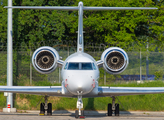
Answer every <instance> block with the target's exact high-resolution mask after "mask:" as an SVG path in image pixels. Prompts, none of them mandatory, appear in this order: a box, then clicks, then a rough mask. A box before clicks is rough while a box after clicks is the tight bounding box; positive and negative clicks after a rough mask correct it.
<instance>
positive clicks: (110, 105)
mask: <svg viewBox="0 0 164 120" xmlns="http://www.w3.org/2000/svg"><path fill="white" fill-rule="evenodd" d="M108 116H112V104H111V103H109V104H108Z"/></svg>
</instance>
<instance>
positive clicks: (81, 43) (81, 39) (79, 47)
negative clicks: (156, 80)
mask: <svg viewBox="0 0 164 120" xmlns="http://www.w3.org/2000/svg"><path fill="white" fill-rule="evenodd" d="M5 8H9V9H11V8H12V9H40V10H68V11H75V10H78V13H79V20H78V36H77V52H84V37H83V11H84V10H96V11H97V10H153V9H158V8H154V7H85V6H83V2H79V4H78V7H75V6H46V7H45V6H12V7H8V6H5Z"/></svg>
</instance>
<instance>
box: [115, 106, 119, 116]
mask: <svg viewBox="0 0 164 120" xmlns="http://www.w3.org/2000/svg"><path fill="white" fill-rule="evenodd" d="M115 116H119V104H117V103H116V104H115Z"/></svg>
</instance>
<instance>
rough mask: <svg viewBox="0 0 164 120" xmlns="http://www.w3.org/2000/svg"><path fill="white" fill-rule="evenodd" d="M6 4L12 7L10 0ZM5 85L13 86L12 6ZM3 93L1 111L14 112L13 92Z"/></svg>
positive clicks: (10, 10)
mask: <svg viewBox="0 0 164 120" xmlns="http://www.w3.org/2000/svg"><path fill="white" fill-rule="evenodd" d="M8 6H9V7H12V0H8ZM7 86H13V42H12V8H8V20H7ZM5 95H6V96H7V108H3V112H16V108H13V93H7V94H5Z"/></svg>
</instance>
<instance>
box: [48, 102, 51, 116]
mask: <svg viewBox="0 0 164 120" xmlns="http://www.w3.org/2000/svg"><path fill="white" fill-rule="evenodd" d="M47 115H52V104H51V103H48V109H47Z"/></svg>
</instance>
